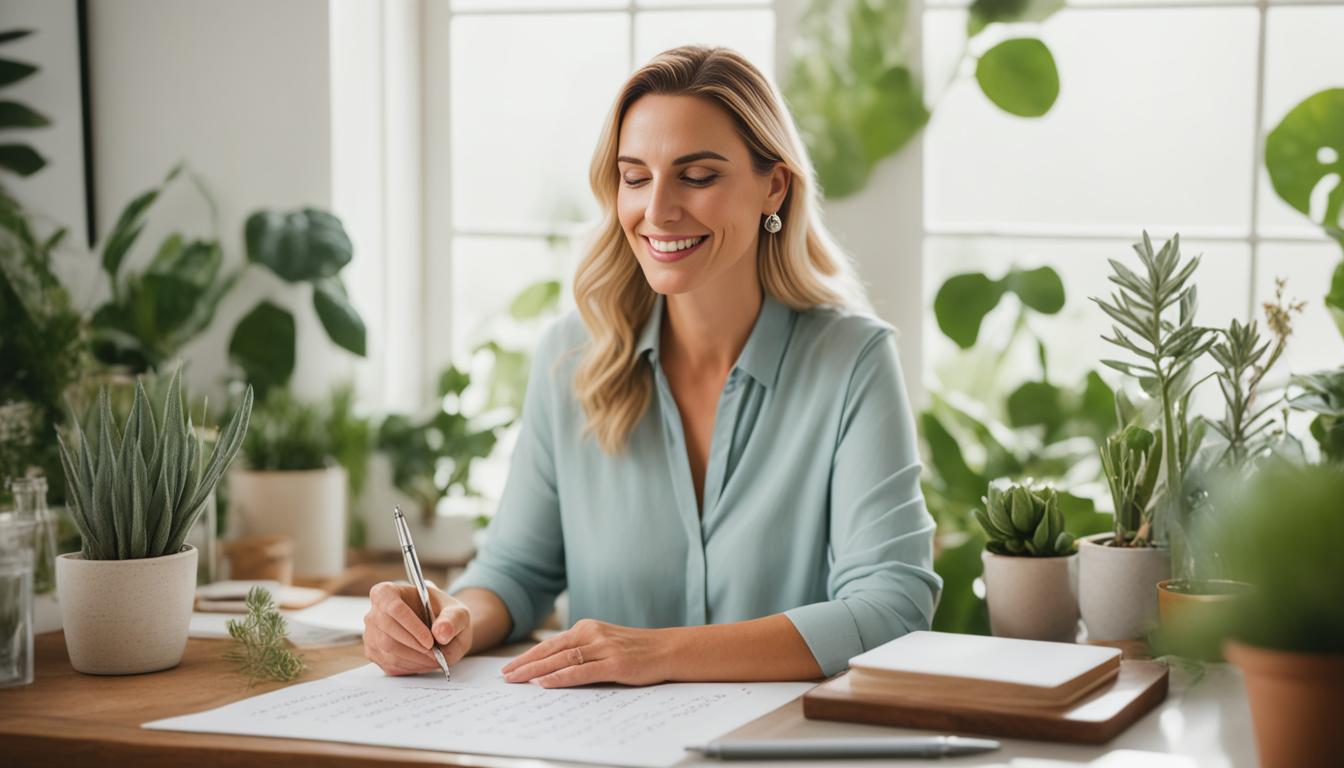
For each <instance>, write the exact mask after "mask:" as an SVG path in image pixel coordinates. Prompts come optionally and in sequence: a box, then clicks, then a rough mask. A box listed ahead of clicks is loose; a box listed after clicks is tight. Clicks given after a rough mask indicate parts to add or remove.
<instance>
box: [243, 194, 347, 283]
mask: <svg viewBox="0 0 1344 768" xmlns="http://www.w3.org/2000/svg"><path fill="white" fill-rule="evenodd" d="M244 239H245V240H246V241H247V259H248V261H250V262H252V263H254V264H260V265H262V266H264V267H266V268H267V269H269V270H271V271H272V272H274V273H275V274H276V275H278V276H279V277H280V278H281V279H283V280H287V281H289V282H291V283H296V282H301V281H309V280H317V279H319V278H323V277H334V276H335V275H336V273H338V272H340V271H341V268H342V267H344V266H345V265H346V264H349V263H350V259H351V257H352V255H353V246H352V245H351V244H350V238H349V237H348V236H347V235H346V234H345V228H344V227H342V226H341V221H340V219H338V218H336V217H335V216H333V215H331V214H330V213H327V212H325V211H319V210H316V209H313V208H304V209H303V210H300V211H293V212H290V213H281V212H279V211H270V210H262V211H257V212H256V213H253V214H252V215H251V216H249V217H247V224H246V225H245V227H244Z"/></svg>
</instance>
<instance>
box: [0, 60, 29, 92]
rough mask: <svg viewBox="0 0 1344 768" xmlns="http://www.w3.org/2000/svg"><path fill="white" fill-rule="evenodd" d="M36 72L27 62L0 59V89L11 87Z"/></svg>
mask: <svg viewBox="0 0 1344 768" xmlns="http://www.w3.org/2000/svg"><path fill="white" fill-rule="evenodd" d="M36 71H37V67H35V66H33V65H32V64H29V63H28V62H25V61H14V60H13V59H0V87H4V86H6V85H13V84H14V83H17V82H19V81H20V80H22V79H24V78H26V77H29V76H30V75H32V74H33V73H34V72H36Z"/></svg>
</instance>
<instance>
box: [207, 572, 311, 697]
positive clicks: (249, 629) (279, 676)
mask: <svg viewBox="0 0 1344 768" xmlns="http://www.w3.org/2000/svg"><path fill="white" fill-rule="evenodd" d="M228 627H229V636H230V637H232V638H233V640H234V645H233V647H232V648H230V649H229V650H228V651H227V652H226V653H225V654H224V658H226V659H228V660H229V661H232V662H235V663H237V664H238V666H239V669H238V671H239V672H241V673H242V674H243V675H246V676H247V677H248V678H249V679H250V680H251V682H252V683H253V684H255V683H256V682H258V681H261V680H274V681H277V682H282V683H287V682H289V681H291V680H295V679H297V678H298V677H299V675H302V674H303V670H304V663H303V657H302V656H300V655H299V654H297V653H295V652H294V651H292V650H290V649H289V648H288V647H286V645H285V617H283V616H281V615H280V611H279V609H277V608H276V607H275V601H274V600H272V599H271V593H270V592H267V591H266V590H264V589H262V588H261V587H253V588H252V589H250V590H248V592H247V616H246V617H244V618H243V620H242V621H239V620H237V619H230V620H229V624H228Z"/></svg>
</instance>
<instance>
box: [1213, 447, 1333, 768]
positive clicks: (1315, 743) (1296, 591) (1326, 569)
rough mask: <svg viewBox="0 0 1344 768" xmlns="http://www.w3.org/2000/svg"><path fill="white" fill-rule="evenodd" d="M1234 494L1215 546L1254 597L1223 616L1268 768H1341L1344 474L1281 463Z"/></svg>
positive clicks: (1217, 630) (1218, 627)
mask: <svg viewBox="0 0 1344 768" xmlns="http://www.w3.org/2000/svg"><path fill="white" fill-rule="evenodd" d="M1233 490H1235V492H1234V493H1229V494H1228V498H1227V499H1226V500H1225V503H1224V505H1223V506H1224V509H1223V510H1222V519H1221V520H1220V521H1219V524H1218V525H1217V526H1212V527H1210V530H1209V531H1208V533H1207V535H1208V536H1209V538H1210V540H1211V542H1212V545H1213V546H1216V547H1217V548H1218V550H1219V551H1220V552H1222V553H1223V555H1224V558H1225V560H1226V562H1227V566H1228V571H1229V573H1231V574H1233V575H1235V576H1236V577H1237V578H1240V579H1243V580H1245V581H1247V582H1249V583H1251V584H1252V585H1254V590H1253V591H1252V592H1251V593H1250V594H1249V595H1248V596H1247V597H1246V598H1245V599H1244V600H1243V602H1242V604H1241V605H1240V606H1239V609H1238V610H1237V611H1236V612H1234V613H1230V614H1227V615H1226V616H1223V617H1220V618H1221V619H1222V620H1223V623H1221V624H1219V625H1216V626H1214V627H1212V628H1211V629H1212V630H1213V632H1214V633H1221V632H1226V633H1227V635H1228V636H1229V637H1230V639H1229V640H1228V641H1227V642H1226V643H1225V644H1224V651H1225V653H1226V655H1227V659H1228V660H1229V661H1230V662H1232V663H1233V664H1235V665H1236V666H1237V667H1239V668H1240V669H1241V671H1242V672H1243V673H1244V674H1245V676H1246V691H1247V696H1248V698H1249V700H1250V707H1251V721H1252V723H1253V725H1254V728H1255V738H1256V743H1257V748H1258V750H1259V754H1260V764H1261V765H1263V766H1265V768H1280V767H1286V766H1292V767H1293V768H1310V767H1311V766H1326V765H1338V759H1339V750H1338V747H1337V744H1336V741H1337V733H1338V730H1339V725H1340V723H1344V695H1341V693H1342V692H1344V602H1341V600H1340V594H1341V593H1344V558H1341V557H1340V556H1339V542H1340V541H1344V515H1342V514H1340V509H1341V499H1344V470H1341V468H1340V467H1338V466H1337V465H1336V466H1331V465H1309V466H1293V465H1290V464H1288V463H1287V462H1278V463H1276V464H1275V465H1273V466H1270V467H1268V468H1266V469H1265V470H1264V471H1262V472H1260V473H1258V474H1257V475H1256V476H1254V477H1253V478H1252V479H1251V480H1250V483H1249V487H1243V486H1242V485H1241V484H1238V485H1237V486H1236V487H1235V488H1234V489H1233Z"/></svg>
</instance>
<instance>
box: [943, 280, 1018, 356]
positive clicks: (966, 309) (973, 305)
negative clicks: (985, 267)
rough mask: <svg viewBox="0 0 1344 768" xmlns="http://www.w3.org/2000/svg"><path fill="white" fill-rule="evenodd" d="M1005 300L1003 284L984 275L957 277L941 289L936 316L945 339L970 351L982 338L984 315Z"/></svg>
mask: <svg viewBox="0 0 1344 768" xmlns="http://www.w3.org/2000/svg"><path fill="white" fill-rule="evenodd" d="M1002 297H1003V285H1002V283H1000V282H998V281H995V280H990V279H989V278H988V277H986V276H985V274H984V273H982V272H971V273H968V274H963V275H954V276H953V277H951V278H949V279H948V280H947V282H945V283H943V285H942V287H941V288H939V289H938V295H936V296H935V297H934V299H933V315H934V317H935V318H937V320H938V328H939V329H940V330H941V331H942V332H943V335H944V336H947V337H948V338H949V339H951V340H952V341H954V342H956V344H957V346H959V347H961V348H962V349H970V348H971V347H972V346H974V345H975V339H976V337H978V336H979V335H980V324H981V323H982V322H984V319H985V315H988V314H989V313H990V311H992V310H993V309H994V308H995V307H997V306H998V305H999V299H1000V298H1002Z"/></svg>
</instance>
